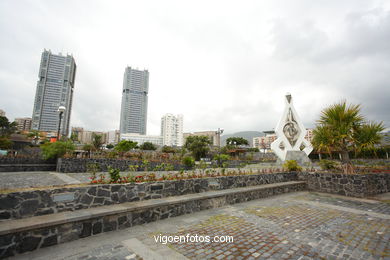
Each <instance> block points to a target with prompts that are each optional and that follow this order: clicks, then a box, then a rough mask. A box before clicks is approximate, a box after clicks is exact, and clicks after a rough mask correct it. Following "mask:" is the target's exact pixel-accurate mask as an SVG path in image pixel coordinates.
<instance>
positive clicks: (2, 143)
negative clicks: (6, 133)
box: [0, 136, 13, 150]
mask: <svg viewBox="0 0 390 260" xmlns="http://www.w3.org/2000/svg"><path fill="white" fill-rule="evenodd" d="M12 145H13V142H12V141H11V140H10V139H9V138H7V137H1V136H0V149H4V150H6V149H11V148H12Z"/></svg>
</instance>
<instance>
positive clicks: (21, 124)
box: [15, 117, 32, 131]
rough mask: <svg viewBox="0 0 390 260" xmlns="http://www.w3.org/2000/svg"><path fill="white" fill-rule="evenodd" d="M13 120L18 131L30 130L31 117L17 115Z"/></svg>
mask: <svg viewBox="0 0 390 260" xmlns="http://www.w3.org/2000/svg"><path fill="white" fill-rule="evenodd" d="M15 122H16V124H17V126H16V127H17V129H18V130H19V131H30V130H31V124H32V118H31V117H17V118H15Z"/></svg>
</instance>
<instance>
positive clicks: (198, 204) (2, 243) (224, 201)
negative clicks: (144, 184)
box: [0, 183, 306, 258]
mask: <svg viewBox="0 0 390 260" xmlns="http://www.w3.org/2000/svg"><path fill="white" fill-rule="evenodd" d="M305 189H306V185H305V184H304V183H296V184H290V185H285V186H281V187H269V188H264V189H259V190H254V191H247V192H240V193H232V194H225V195H220V196H217V197H214V198H202V197H199V198H195V199H193V200H190V201H185V202H172V203H170V204H168V205H164V206H161V205H159V204H157V205H154V206H153V205H152V206H148V207H146V208H145V207H141V208H133V209H131V210H129V211H127V212H124V213H119V214H111V215H105V216H99V217H94V216H92V217H91V218H89V219H88V220H79V221H69V222H68V223H65V224H60V225H56V226H48V227H44V228H41V229H34V230H30V231H27V230H26V231H23V232H18V233H11V234H6V235H2V236H0V258H5V257H10V256H14V255H16V254H21V253H25V252H28V251H33V250H36V249H38V248H43V247H47V246H52V245H56V244H59V243H65V242H69V241H72V240H77V239H79V238H84V237H88V236H92V235H97V234H100V233H103V232H109V231H114V230H119V229H124V228H128V227H132V226H136V225H141V224H144V223H149V222H153V221H156V220H160V219H165V218H170V217H176V216H180V215H184V214H190V213H194V212H198V211H201V210H206V209H213V208H218V207H222V206H225V205H229V204H235V203H240V202H245V201H250V200H254V199H260V198H265V197H269V196H273V195H277V194H282V193H288V192H295V191H302V190H305Z"/></svg>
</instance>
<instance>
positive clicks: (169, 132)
mask: <svg viewBox="0 0 390 260" xmlns="http://www.w3.org/2000/svg"><path fill="white" fill-rule="evenodd" d="M161 136H162V137H163V145H167V146H183V115H177V116H175V115H172V114H165V115H164V116H163V117H161Z"/></svg>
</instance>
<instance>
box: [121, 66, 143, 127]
mask: <svg viewBox="0 0 390 260" xmlns="http://www.w3.org/2000/svg"><path fill="white" fill-rule="evenodd" d="M148 91H149V72H148V71H147V70H143V71H141V70H136V69H132V68H131V67H127V68H126V69H125V73H124V77H123V89H122V104H121V119H120V126H119V131H120V133H121V134H125V133H137V134H141V135H145V134H146V123H147V114H148Z"/></svg>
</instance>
